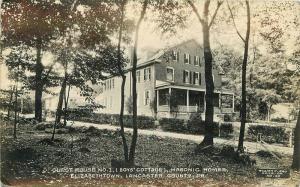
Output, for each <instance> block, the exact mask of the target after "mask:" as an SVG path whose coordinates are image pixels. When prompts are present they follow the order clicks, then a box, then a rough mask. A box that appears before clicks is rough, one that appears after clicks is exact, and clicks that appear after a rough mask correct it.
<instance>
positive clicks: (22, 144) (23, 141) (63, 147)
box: [1, 122, 291, 186]
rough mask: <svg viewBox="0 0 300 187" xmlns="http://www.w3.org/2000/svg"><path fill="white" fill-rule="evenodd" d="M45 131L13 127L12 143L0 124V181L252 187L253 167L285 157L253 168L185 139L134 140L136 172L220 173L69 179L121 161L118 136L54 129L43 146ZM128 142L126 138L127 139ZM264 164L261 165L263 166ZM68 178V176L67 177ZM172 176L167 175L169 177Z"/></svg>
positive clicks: (8, 131)
mask: <svg viewBox="0 0 300 187" xmlns="http://www.w3.org/2000/svg"><path fill="white" fill-rule="evenodd" d="M49 132H51V129H46V130H36V129H35V128H34V127H33V126H31V125H20V126H19V127H18V134H17V135H18V138H17V139H16V140H14V139H13V138H12V127H11V125H7V124H4V123H3V122H2V124H1V180H2V182H3V183H6V184H11V185H19V186H66V185H67V184H68V185H69V186H100V185H101V186H103V185H113V186H119V185H121V184H127V185H131V186H137V185H139V184H144V185H155V186H187V185H189V186H201V185H207V184H210V185H215V186H220V185H222V186H243V185H244V186H251V185H252V186H255V185H257V184H260V183H261V182H262V180H263V179H261V178H256V177H255V175H256V168H259V167H262V166H268V167H272V168H278V167H279V168H281V167H287V166H288V165H289V164H290V160H291V158H290V156H284V159H283V161H282V162H276V161H275V162H274V158H272V157H271V158H270V157H262V156H258V155H250V157H251V158H255V160H256V164H254V165H249V164H248V165H247V164H245V163H242V162H237V161H236V160H235V159H233V158H231V157H230V156H228V155H227V156H225V155H222V154H220V153H221V147H214V149H210V150H209V151H202V152H199V151H198V152H195V148H196V146H197V145H196V144H195V143H194V142H191V141H187V140H179V139H171V138H160V137H157V136H139V137H138V146H137V150H136V165H137V167H138V168H167V169H171V168H202V169H203V168H206V169H207V168H223V169H226V171H223V172H205V173H204V175H201V177H199V178H186V177H184V178H180V177H179V178H178V177H177V176H176V175H173V177H174V178H173V177H168V178H157V179H153V178H152V179H145V178H143V179H132V178H117V179H111V178H91V179H90V178H76V179H75V178H74V176H73V177H72V176H71V175H70V172H69V171H70V169H73V171H74V169H75V168H77V169H78V168H81V169H83V170H84V169H86V168H98V169H99V168H111V161H112V159H115V160H121V159H122V156H123V155H122V154H123V152H122V141H121V138H120V136H119V133H118V132H113V131H108V130H98V129H95V128H76V129H71V130H69V129H63V130H58V133H59V134H57V135H56V140H55V141H54V142H51V141H49V138H50V137H51V134H50V133H49ZM127 139H128V142H130V134H127ZM266 164H267V165H266ZM71 173H72V172H71ZM170 176H172V175H170Z"/></svg>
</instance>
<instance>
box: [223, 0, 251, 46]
mask: <svg viewBox="0 0 300 187" xmlns="http://www.w3.org/2000/svg"><path fill="white" fill-rule="evenodd" d="M226 3H227V7H228V9H229V12H230V16H231V19H232V22H233V25H234V28H235V30H236V33H237V34H238V36H239V37H240V38H241V40H242V41H243V42H244V43H245V42H246V41H245V38H243V37H242V35H241V33H240V32H239V30H238V29H237V26H236V24H235V20H234V16H233V13H232V9H231V8H230V6H229V3H228V0H226Z"/></svg>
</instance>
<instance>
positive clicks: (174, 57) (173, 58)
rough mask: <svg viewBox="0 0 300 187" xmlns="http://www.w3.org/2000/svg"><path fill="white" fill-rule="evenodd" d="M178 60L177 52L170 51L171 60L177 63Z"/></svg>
mask: <svg viewBox="0 0 300 187" xmlns="http://www.w3.org/2000/svg"><path fill="white" fill-rule="evenodd" d="M178 59H179V52H178V51H176V50H173V51H172V60H175V61H178Z"/></svg>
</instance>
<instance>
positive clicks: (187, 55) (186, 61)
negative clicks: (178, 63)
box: [184, 53, 191, 64]
mask: <svg viewBox="0 0 300 187" xmlns="http://www.w3.org/2000/svg"><path fill="white" fill-rule="evenodd" d="M184 63H185V64H190V63H191V61H190V54H188V53H184Z"/></svg>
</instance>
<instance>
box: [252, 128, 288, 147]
mask: <svg viewBox="0 0 300 187" xmlns="http://www.w3.org/2000/svg"><path fill="white" fill-rule="evenodd" d="M258 133H261V138H262V140H263V141H265V142H268V143H275V142H276V143H282V142H284V141H287V139H288V138H287V137H288V136H287V134H286V133H285V129H284V128H283V127H274V126H266V125H252V126H250V127H249V129H248V135H249V136H250V137H249V138H250V139H251V140H254V141H255V140H256V138H257V135H258Z"/></svg>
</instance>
